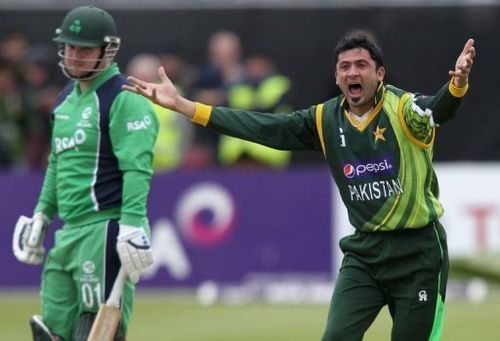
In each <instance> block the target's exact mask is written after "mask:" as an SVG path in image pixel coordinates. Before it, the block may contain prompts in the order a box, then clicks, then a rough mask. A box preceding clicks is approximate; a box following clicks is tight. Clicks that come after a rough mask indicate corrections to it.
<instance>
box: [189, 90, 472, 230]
mask: <svg viewBox="0 0 500 341" xmlns="http://www.w3.org/2000/svg"><path fill="white" fill-rule="evenodd" d="M466 91H467V88H457V87H455V86H454V85H453V84H452V83H451V82H449V83H447V84H446V85H445V86H443V87H442V88H441V89H440V90H439V92H438V93H437V94H436V95H435V96H423V95H420V94H412V93H408V92H405V91H403V90H400V89H397V88H395V87H393V86H390V85H387V86H384V84H380V85H379V87H378V89H377V93H376V97H375V106H374V108H373V109H372V110H371V112H370V113H369V114H368V117H367V118H366V120H364V121H363V122H362V123H359V122H358V121H356V120H354V119H353V118H352V117H351V115H350V114H349V108H348V105H347V101H346V100H345V98H344V96H342V95H341V96H338V97H335V98H333V99H331V100H329V101H327V102H325V103H322V104H319V105H315V106H312V107H310V108H309V109H305V110H299V111H295V112H293V113H290V114H268V113H258V112H249V111H241V110H233V109H228V108H223V107H210V106H206V105H203V104H200V103H196V113H195V116H194V117H193V121H194V122H196V123H199V124H202V125H205V126H207V127H210V128H213V129H215V130H216V131H218V132H220V133H223V134H227V135H231V136H235V137H239V138H243V139H246V140H250V141H254V142H257V143H261V144H264V145H267V146H269V147H272V148H276V149H286V150H318V151H322V152H323V154H324V156H325V159H326V161H327V163H328V165H329V167H330V169H331V173H332V175H333V178H334V180H335V183H336V184H337V186H338V188H339V191H340V195H341V197H342V200H343V201H344V203H345V205H346V207H347V210H348V215H349V220H350V222H351V224H352V225H353V226H354V227H355V228H357V229H359V230H362V231H378V230H395V229H404V228H420V227H424V226H426V225H427V224H428V223H430V222H432V221H435V220H437V219H438V218H439V217H440V216H441V215H442V214H443V208H442V206H441V204H440V203H439V201H438V197H439V187H438V183H437V179H436V175H435V173H434V170H433V167H432V163H431V162H432V151H433V143H434V136H435V126H437V125H439V124H442V123H444V122H446V121H447V120H448V119H450V118H451V117H453V116H454V115H455V113H456V112H457V110H458V108H459V106H460V103H461V99H462V97H463V96H464V95H465V93H466Z"/></svg>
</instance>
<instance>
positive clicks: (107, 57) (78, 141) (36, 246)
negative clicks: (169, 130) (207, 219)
mask: <svg viewBox="0 0 500 341" xmlns="http://www.w3.org/2000/svg"><path fill="white" fill-rule="evenodd" d="M54 40H55V41H56V42H57V44H58V55H59V57H60V59H61V60H60V62H59V66H60V67H61V69H62V72H63V73H64V74H65V75H66V76H67V77H68V78H69V79H70V82H69V83H68V85H67V86H66V87H65V88H64V90H63V91H62V92H61V94H60V96H59V98H58V100H57V102H56V104H55V106H54V108H53V111H52V146H51V153H50V156H49V164H48V168H47V170H46V173H45V178H44V182H43V187H42V189H41V194H40V197H39V200H38V204H37V205H36V207H35V209H34V215H33V217H31V218H28V217H24V216H22V217H21V218H20V219H19V221H18V223H17V225H16V228H15V232H14V238H13V249H14V254H15V256H16V257H17V259H19V260H20V261H21V262H24V263H27V264H35V265H36V264H41V263H43V262H44V258H45V257H44V256H45V249H44V246H43V240H44V236H45V234H46V232H47V229H48V228H49V226H50V225H51V222H52V220H53V219H54V217H55V216H56V214H58V215H59V217H60V219H61V220H62V221H63V222H64V226H63V227H62V228H61V229H59V230H58V231H56V234H55V245H54V247H53V248H52V249H51V250H50V252H49V253H48V255H47V258H46V259H45V264H44V269H43V274H42V282H41V294H40V296H41V303H42V312H41V316H40V315H35V316H33V317H32V319H31V321H30V324H31V328H32V333H33V339H34V340H41V341H45V340H64V341H68V340H87V337H88V334H89V331H90V329H91V327H92V324H93V321H94V319H95V316H96V313H97V311H98V309H99V306H100V305H101V304H102V303H104V302H106V300H107V299H108V297H109V296H110V293H111V289H112V287H113V284H114V283H115V280H116V279H117V277H118V274H119V273H125V274H126V275H127V276H126V278H127V279H126V281H125V285H124V287H123V293H122V295H121V299H120V300H119V305H120V311H121V323H120V325H119V327H118V330H117V331H116V334H115V336H114V340H125V335H126V332H127V327H128V322H129V319H130V316H131V314H132V302H133V295H134V290H135V284H136V283H137V281H138V280H139V277H140V274H141V273H142V271H143V270H144V269H145V268H146V267H148V266H149V265H151V263H152V255H151V251H150V243H149V235H150V229H149V223H148V219H147V217H146V202H147V196H148V193H149V188H150V181H151V177H152V174H153V170H152V160H153V146H154V144H155V141H156V136H157V132H158V123H157V120H156V116H155V114H154V112H153V110H152V108H151V105H150V102H149V101H148V100H147V99H145V98H143V97H141V96H138V95H136V94H132V93H130V92H126V91H123V90H122V86H123V85H124V84H125V83H126V79H125V77H124V76H122V75H121V73H120V71H119V68H118V66H117V64H116V63H115V62H114V61H113V60H114V58H115V55H116V53H117V51H118V49H119V47H120V37H119V36H118V35H117V30H116V25H115V21H114V19H113V18H112V16H111V15H110V14H109V13H108V12H106V11H104V10H102V9H100V8H97V7H93V6H82V7H77V8H74V9H73V10H71V11H70V12H68V13H67V15H66V16H65V17H64V20H63V21H62V25H61V26H60V27H59V28H58V29H57V30H56V37H55V38H54ZM120 270H122V271H120ZM120 278H121V277H120ZM120 283H122V282H121V281H120Z"/></svg>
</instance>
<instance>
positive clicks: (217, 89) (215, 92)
mask: <svg viewBox="0 0 500 341" xmlns="http://www.w3.org/2000/svg"><path fill="white" fill-rule="evenodd" d="M207 53H208V60H207V62H206V63H204V64H203V65H202V66H201V67H200V70H199V74H198V78H197V80H196V81H195V82H194V85H193V97H194V98H195V99H196V100H197V101H200V102H203V103H209V104H212V105H227V92H228V89H229V87H230V86H231V85H234V84H237V83H239V82H241V81H243V80H244V78H245V67H244V65H243V62H242V48H241V42H240V38H239V37H238V35H237V34H235V33H234V32H231V31H218V32H215V33H213V34H212V35H211V36H210V39H209V42H208V51H207ZM218 140H219V137H218V135H217V134H215V133H214V132H212V131H209V130H207V129H200V127H195V135H194V140H193V143H192V145H191V148H190V149H189V150H188V153H187V155H186V163H185V165H186V167H191V168H196V167H203V166H205V167H206V166H214V165H215V164H216V163H217V150H218Z"/></svg>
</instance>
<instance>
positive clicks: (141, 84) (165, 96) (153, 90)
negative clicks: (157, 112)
mask: <svg viewBox="0 0 500 341" xmlns="http://www.w3.org/2000/svg"><path fill="white" fill-rule="evenodd" d="M158 76H159V77H160V80H161V83H160V84H157V83H148V82H145V81H142V80H140V79H137V78H135V77H128V78H127V79H128V81H129V82H130V83H131V85H124V86H123V89H124V90H127V91H131V92H134V93H136V94H139V95H142V96H144V97H147V98H149V100H151V101H152V102H154V103H156V104H158V105H161V106H162V107H165V108H167V109H170V110H173V111H176V112H179V113H181V114H184V115H186V116H187V117H189V118H193V116H194V113H195V110H196V107H195V103H194V102H193V101H190V100H188V99H187V98H184V97H182V96H181V95H180V94H179V92H178V91H177V89H176V88H175V86H174V84H172V81H171V80H170V79H169V78H168V77H167V74H166V73H165V69H163V67H160V68H159V69H158Z"/></svg>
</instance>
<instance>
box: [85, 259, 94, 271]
mask: <svg viewBox="0 0 500 341" xmlns="http://www.w3.org/2000/svg"><path fill="white" fill-rule="evenodd" d="M82 270H83V272H84V273H86V274H92V273H94V271H95V264H94V262H92V261H90V260H87V261H85V262H83V264H82Z"/></svg>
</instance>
